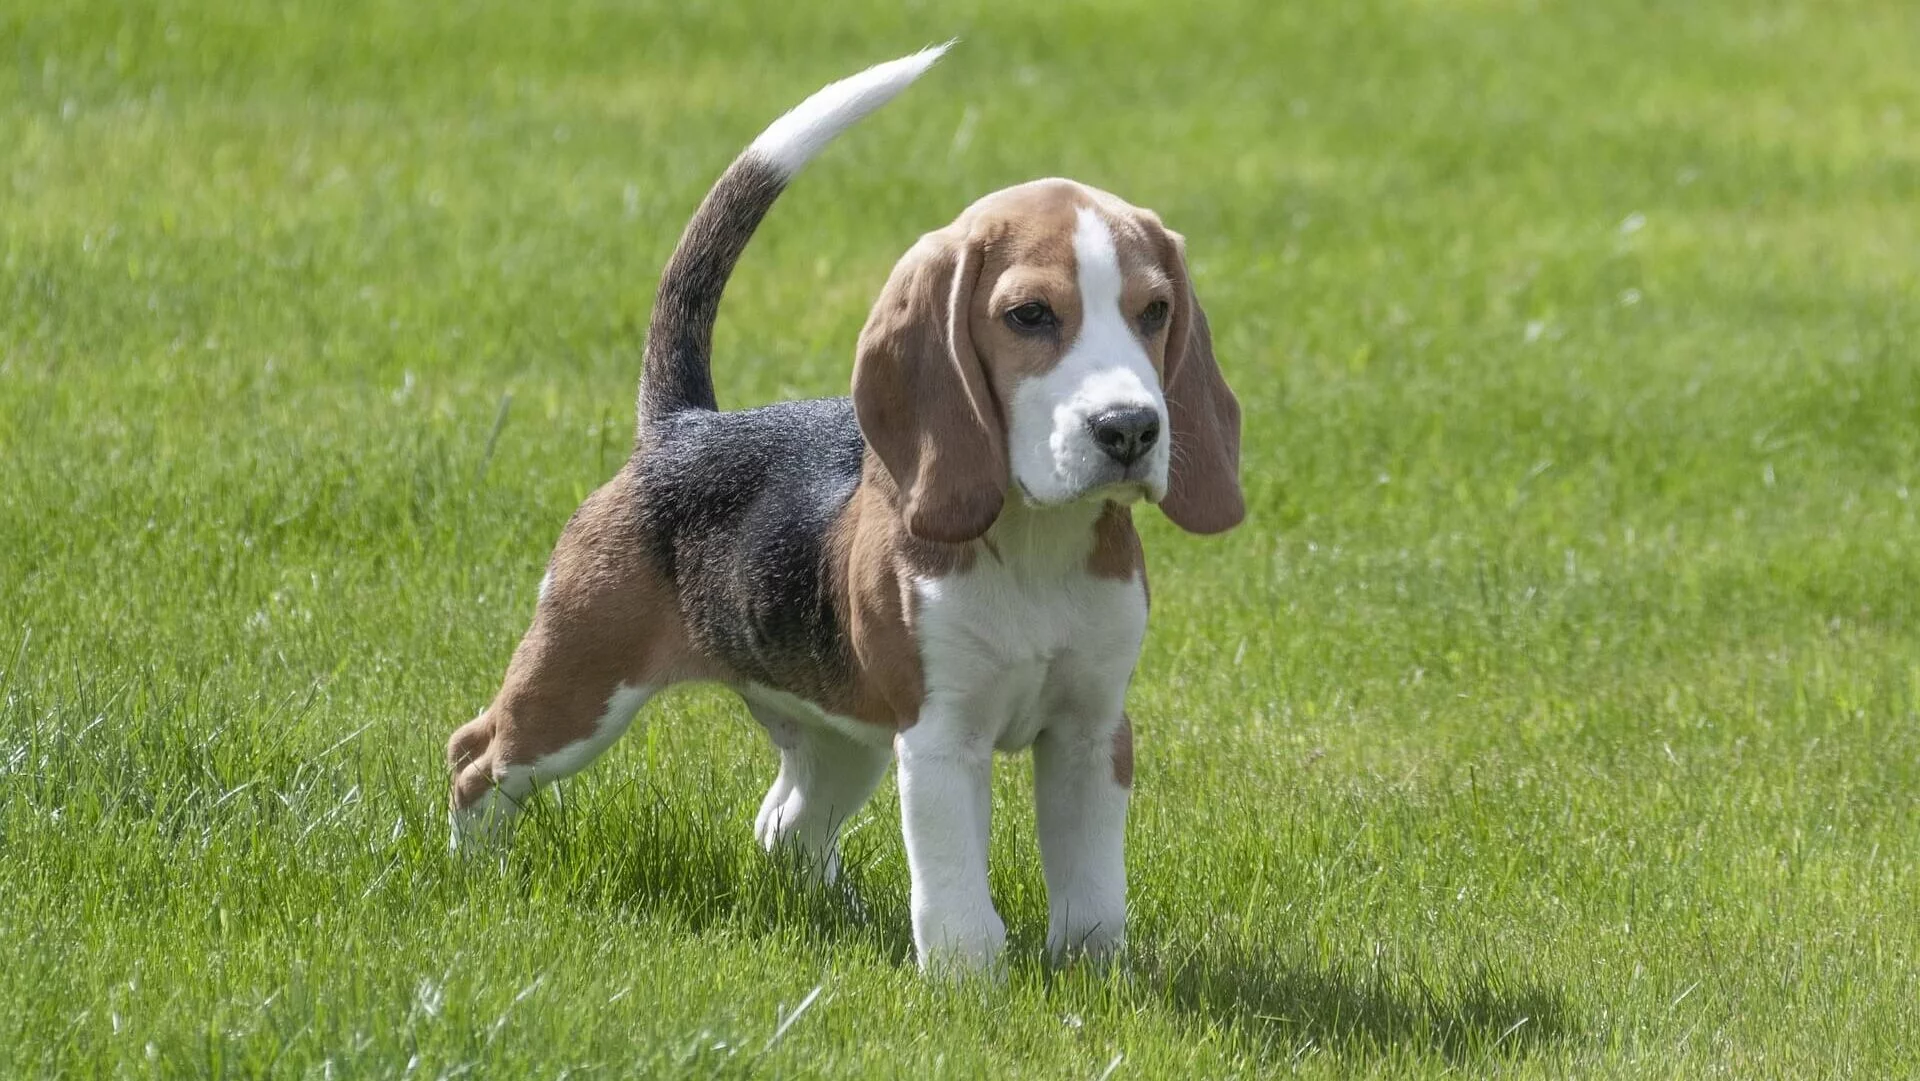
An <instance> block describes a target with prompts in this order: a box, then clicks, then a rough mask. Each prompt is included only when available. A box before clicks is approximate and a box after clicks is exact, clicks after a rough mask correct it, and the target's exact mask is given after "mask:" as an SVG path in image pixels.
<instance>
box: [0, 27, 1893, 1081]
mask: <svg viewBox="0 0 1920 1081" xmlns="http://www.w3.org/2000/svg"><path fill="white" fill-rule="evenodd" d="M954 36H958V37H960V38H961V39H962V44H961V45H960V46H959V47H958V48H956V49H955V50H954V52H953V53H951V54H950V55H949V57H948V58H947V59H946V60H945V61H943V62H942V64H941V65H940V66H939V67H938V68H936V69H935V70H934V71H933V72H932V73H931V74H930V75H929V76H928V77H927V78H926V79H924V80H923V81H922V82H921V83H919V84H918V85H916V86H915V87H914V88H913V89H912V90H910V91H909V92H908V93H907V94H906V95H905V96H903V97H902V98H901V99H900V100H899V101H897V102H896V103H894V104H893V105H891V106H889V107H888V108H887V109H886V110H885V111H883V112H882V113H880V114H878V115H877V116H875V117H874V118H873V119H872V120H870V121H868V122H867V123H865V124H863V125H862V126H860V127H859V128H857V129H856V130H855V131H854V132H852V133H851V134H850V135H849V136H848V137H847V138H846V139H844V140H843V141H842V142H841V143H839V144H837V145H836V146H835V147H834V148H833V149H832V150H831V151H830V152H829V153H827V154H826V155H825V156H824V157H823V158H822V159H821V160H820V161H819V162H817V163H816V164H815V165H814V166H813V167H812V168H811V169H810V170H809V171H808V172H807V173H806V174H805V175H804V176H803V177H802V178H801V179H800V181H799V182H798V183H797V184H796V185H795V186H794V188H793V189H792V190H791V191H790V192H789V193H788V194H787V196H786V197H785V198H784V199H783V201H782V202H781V204H780V206H778V207H777V208H776V209H775V210H774V212H773V214H772V216H771V218H770V220H769V221H768V223H767V225H766V227H765V228H764V229H763V230H762V232H761V233H760V235H759V236H758V238H757V239H756V240H755V241H754V245H753V247H752V248H751V249H749V251H748V253H747V256H746V258H745V259H744V260H743V261H742V263H741V266H740V269H739V271H738V273H737V275H736V276H735V278H734V282H733V285H732V287H731V289H730V290H729V294H728V300H727V307H726V310H725V312H724V313H723V316H722V320H721V325H720V327H719V330H718V334H717V346H718V357H719V360H718V363H717V366H716V382H717V383H718V385H719V388H720V395H721V400H722V402H723V404H729V405H746V404H752V403H757V402H761V401H765V400H768V399H772V398H775V397H784V396H806V395H825V394H840V393H844V392H845V390H846V387H847V382H848V373H849V370H850V365H851V351H852V344H853V341H854V337H855V335H856V333H857V331H858V329H859V327H860V324H861V322H862V321H863V319H864V318H865V314H866V309H867V305H868V304H869V303H870V302H871V301H872V299H873V297H874V294H875V293H876V291H877V290H878V288H879V286H880V284H881V282H882V281H883V280H884V278H885V275H886V272H887V270H888V268H889V267H890V266H891V264H892V262H893V260H894V259H895V258H896V257H897V256H898V255H899V254H900V253H901V252H902V251H903V250H904V249H905V248H906V247H907V246H908V245H909V244H910V243H911V242H912V240H913V238H914V237H916V236H917V235H918V234H919V233H921V232H923V231H925V230H928V229H932V228H935V227H937V226H939V225H941V224H944V223H945V222H946V221H947V220H949V219H950V218H951V217H952V216H953V214H954V213H955V212H956V211H957V210H958V209H959V208H960V207H961V206H962V205H964V204H965V203H967V202H968V201H970V200H971V199H973V198H974V197H976V196H977V195H980V194H982V193H984V192H987V191H990V190H992V189H994V188H996V187H999V186H1002V185H1005V184H1008V183H1012V182H1016V181H1019V180H1024V179H1028V178H1031V177H1034V176H1041V175H1049V174H1061V175H1068V176H1073V177H1075V178H1078V179H1081V180H1084V181H1087V182H1089V183H1093V184H1096V185H1098V186H1101V187H1105V188H1108V189H1110V190H1113V191H1116V192H1117V193H1119V194H1121V195H1123V196H1125V197H1126V198H1129V199H1131V200H1132V201H1134V202H1137V203H1140V204H1142V205H1146V206H1151V207H1153V208H1155V209H1156V210H1158V211H1159V212H1160V213H1161V214H1162V216H1163V217H1164V218H1165V219H1166V220H1167V221H1168V222H1169V223H1170V224H1171V225H1172V226H1173V227H1175V228H1177V229H1179V230H1181V231H1182V232H1184V233H1185V234H1186V235H1187V237H1188V239H1189V244H1190V249H1191V252H1192V254H1193V257H1194V267H1193V269H1194V274H1195V280H1196V283H1197V286H1198V289H1199V292H1200V295H1201V297H1202V299H1203V300H1204V301H1205V302H1206V304H1207V307H1208V310H1209V313H1210V315H1211V317H1212V323H1213V327H1214V332H1215V335H1216V341H1217V344H1218V346H1219V355H1220V360H1221V364H1222V367H1223V368H1224V369H1225V370H1226V372H1227V375H1228V378H1229V379H1230V380H1231V381H1232V382H1233V383H1234V385H1235V386H1236V388H1237V389H1238V391H1239V394H1240V397H1241V401H1242V403H1243V405H1244V407H1245V410H1246V460H1245V464H1244V475H1245V481H1246V485H1247V493H1248V502H1249V517H1248V521H1247V523H1246V524H1245V525H1244V526H1242V527H1241V528H1240V529H1239V530H1237V531H1236V532H1234V533H1231V534H1228V535H1226V536H1224V537H1219V538H1210V539H1203V538H1194V537H1189V536H1185V535H1182V534H1180V533H1178V532H1177V531H1176V530H1175V529H1173V528H1172V527H1171V526H1170V525H1169V524H1168V523H1166V522H1165V521H1164V520H1163V519H1161V518H1160V517H1159V516H1158V515H1157V514H1146V515H1143V516H1142V520H1143V523H1144V526H1143V528H1144V532H1145V534H1146V541H1147V548H1148V559H1149V563H1150V566H1151V568H1152V574H1153V585H1154V590H1153V598H1154V612H1153V623H1152V628H1151V631H1150V634H1149V639H1148V643H1147V650H1146V654H1145V656H1144V658H1143V660H1142V664H1141V668H1140V671H1139V674H1138V676H1137V677H1136V679H1135V682H1134V687H1133V692H1132V697H1131V712H1132V714H1133V717H1134V721H1135V726H1136V729H1137V732H1138V773H1137V784H1136V790H1135V800H1134V814H1133V818H1132V822H1131V826H1130V833H1129V836H1130V847H1129V860H1130V865H1131V871H1132V875H1133V882H1134V886H1133V909H1132V912H1133V923H1132V935H1131V948H1130V952H1129V955H1128V956H1127V957H1126V958H1125V959H1124V960H1123V961H1122V962H1121V963H1118V964H1116V965H1115V966H1114V967H1112V968H1111V969H1110V970H1108V971H1105V972H1098V971H1092V970H1090V969H1088V968H1085V967H1079V968H1071V969H1067V970H1064V971H1058V972H1055V971H1050V970H1049V969H1048V968H1047V967H1046V966H1045V964H1044V963H1043V962H1042V959H1041V956H1040V955H1041V952H1042V950H1041V937H1042V935H1043V933H1044V930H1045V899H1044V895H1043V888H1042V883H1041V877H1040V870H1039V864H1038V858H1037V851H1036V845H1035V843H1034V840H1033V832H1032V806H1031V799H1030V796H1029V792H1028V787H1029V771H1028V765H1027V763H1026V761H1025V760H1023V759H1005V760H1003V761H1002V768H1001V769H1000V770H999V774H998V777H997V779H996V816H995V822H994V856H995V862H994V865H993V882H994V888H995V896H996V899H997V901H998V903H999V905H1000V907H1001V910H1002V912H1003V913H1004V914H1005V916H1006V917H1007V922H1008V924H1009V927H1010V929H1011V932H1012V944H1011V963H1010V971H1009V972H1008V974H1007V976H1006V978H1005V980H1004V981H1003V982H997V983H996V982H991V981H986V982H973V983H965V984H958V985H949V984H945V983H928V982H925V981H923V980H922V979H921V978H920V977H919V976H918V975H917V973H916V972H915V971H914V969H913V967H912V960H911V940H910V934H909V928H908V924H907V907H906V899H907V873H906V864H905V859H904V855H903V851H902V846H901V841H900V834H899V824H898V806H897V801H896V799H895V795H894V790H893V787H892V783H891V782H889V783H888V784H887V786H886V787H884V788H883V789H882V791H881V794H880V795H879V797H877V798H876V799H875V800H874V802H873V803H872V804H871V805H870V807H869V808H868V810H867V811H866V812H865V813H864V814H863V815H861V816H860V817H859V818H858V819H857V820H856V821H855V822H854V823H853V824H852V827H851V828H852V832H851V835H850V836H849V838H848V842H847V864H848V873H847V876H846V877H847V879H848V883H849V889H848V890H845V891H840V890H825V889H818V888H809V887H807V886H805V885H804V879H803V876H802V875H800V874H799V873H798V872H797V870H796V869H794V868H792V867H788V866H782V865H780V864H777V863H775V862H773V861H769V860H768V859H766V858H765V857H764V856H763V855H762V854H761V853H760V852H758V850H757V849H756V848H755V847H754V845H753V841H752V837H751V823H752V816H753V812H754V810H755V809H756V808H757V806H758V802H759V797H760V794H761V792H762V791H763V790H764V789H765V786H766V784H767V783H768V781H769V780H770V778H771V775H772V771H773V758H772V755H771V753H770V752H769V751H768V750H767V749H766V747H765V745H764V739H763V737H762V736H761V735H760V733H759V731H758V729H757V728H756V727H755V726H754V725H753V724H752V723H751V721H749V720H748V718H747V716H746V714H745V711H744V710H743V709H742V708H741V706H740V705H739V704H738V702H737V701H735V700H732V699H730V698H729V697H728V696H726V695H723V694H720V693H717V692H711V691H690V692H676V693H674V694H672V695H670V696H667V697H666V698H664V699H662V700H661V701H660V702H658V703H656V704H655V705H654V706H653V707H652V710H651V714H650V716H651V723H650V724H649V725H648V726H647V727H646V728H645V730H644V731H640V730H638V729H636V732H635V733H634V734H633V735H630V736H629V737H628V738H627V740H626V741H625V742H624V743H623V744H622V745H621V746H619V747H618V748H616V749H615V751H614V752H612V753H611V754H609V755H608V756H607V758H606V759H605V760H604V761H603V763H602V764H601V765H600V766H598V767H597V768H596V769H594V770H592V771H590V772H589V773H587V774H585V775H583V776H582V777H580V778H578V779H577V780H575V781H574V782H571V783H569V784H568V785H566V786H564V787H563V788H562V789H561V790H559V791H557V792H555V793H552V794H550V795H549V797H548V798H546V799H544V800H543V801H542V802H541V803H540V804H539V805H538V807H537V808H536V810H535V812H534V813H533V814H532V815H531V816H530V817H529V819H528V821H527V822H526V825H525V828H524V829H523V831H522V833H521V836H520V837H519V840H518V843H517V845H516V846H515V848H514V850H513V851H512V852H511V854H510V855H509V856H508V857H506V858H505V859H504V860H502V861H500V862H498V863H481V864H478V865H464V864H462V863H460V862H457V861H455V860H453V859H452V858H450V857H449V856H448V855H447V853H446V829H445V819H444V800H445V783H446V782H445V776H444V772H443V768H442V765H441V748H442V746H443V743H444V741H445V739H446V736H447V734H448V732H449V731H451V729H452V728H453V727H454V726H455V725H457V724H459V723H460V722H462V721H465V720H466V719H468V718H469V717H471V716H472V715H473V714H474V713H475V712H477V711H478V710H479V709H480V708H481V706H483V705H484V704H485V702H486V700H487V699H488V698H489V697H490V696H491V694H492V692H493V690H494V688H495V686H496V685H497V683H498V680H499V677H500V675H501V673H502V671H503V670H504V667H505V663H506V659H507V656H508V654H509V652H510V651H511V649H512V647H513V645H514V643H515V641H516V640H517V637H518V635H519V634H520V632H521V631H522V630H523V629H524V628H525V626H526V623H527V620H528V618H529V616H530V613H531V609H532V605H533V600H534V595H535V592H536V589H537V585H538V582H539V579H540V574H541V567H542V564H543V562H544V559H545V556H546V554H547V552H548V550H549V548H550V546H551V544H552V542H553V539H554V538H555V537H556V536H557V535H558V532H559V529H560V526H561V524H562V523H563V522H564V521H565V518H566V516H567V515H568V513H569V512H570V511H571V510H572V509H573V507H574V506H575V505H576V503H577V502H578V501H579V500H580V499H581V498H582V497H583V496H584V495H585V494H586V493H587V492H588V491H590V490H591V489H592V488H593V487H594V486H596V485H597V484H599V483H600V482H601V481H602V480H603V479H605V478H606V477H607V476H608V475H609V474H610V473H611V472H612V471H613V470H614V469H615V468H616V466H617V465H618V463H619V462H620V461H621V460H622V459H623V457H624V454H625V451H626V448H627V445H628V441H629V439H630V437H631V426H632V398H633V389H634V381H635V377H636V374H637V370H638V357H639V344H640V331H641V328H642V327H643V326H644V324H645V319H646V314H647V309H648V304H649V300H650V296H651V291H652V288H653V285H654V282H655V280H656V277H657V273H658V268H659V267H660V265H661V264H662V262H663V261H664V259H665V257H666V254H667V252H668V251H669V249H670V248H671V246H672V243H673V241H674V239H675V237H676V236H677V235H678V232H679V230H680V227H681V225H682V224H683V223H684V221H685V219H686V217H687V216H688V214H689V213H690V212H691V210H692V208H693V206H694V205H695V203H696V202H697V201H698V199H699V197H700V194H701V192H702V191H703V190H704V189H705V188H706V186H707V184H708V183H709V182H710V181H711V180H712V179H713V177H714V176H716V175H717V173H718V171H719V170H720V169H721V168H722V167H723V166H724V165H725V164H726V162H727V161H728V160H729V158H730V157H731V156H732V155H733V154H734V153H735V152H736V151H737V150H738V149H739V148H740V147H742V146H743V145H745V143H746V142H747V141H748V140H749V139H750V138H751V137H752V136H753V134H754V133H755V132H757V131H758V130H759V129H760V128H761V127H762V126H763V125H764V124H765V123H766V122H767V121H768V120H770V119H771V118H772V117H773V116H774V115H776V114H777V113H779V112H780V111H781V110H783V109H785V108H786V107H787V106H788V105H790V104H792V103H794V102H796V101H798V100H799V99H800V98H801V97H802V96H804V95H805V94H806V93H808V92H809V91H811V90H812V89H814V88H815V87H817V86H818V85H820V84H822V83H824V82H827V81H829V80H831V79H833V78H836V77H838V76H840V75H843V74H847V73H849V72H852V71H854V70H857V69H859V68H861V67H864V66H866V65H868V64H870V63H873V62H876V61H879V60H883V59H888V58H891V57H893V56H897V55H900V54H903V53H905V52H908V51H911V50H913V49H916V48H919V47H920V46H923V45H925V44H928V43H930V42H935V41H941V40H945V39H947V38H949V37H954ZM0 43H3V44H0V49H3V52H4V55H5V56H6V57H7V58H8V64H7V70H6V71H5V72H4V73H0V79H3V82H0V86H4V90H0V148H4V149H0V170H3V172H0V251H3V253H4V254H3V255H0V973H4V975H0V1076H6V1077H28V1076H61V1077H121V1076H125V1077H134V1076H191V1075H208V1076H225V1077H246V1076H261V1075H275V1076H289V1077H293V1076H310V1077H329V1078H345V1077H398V1076H403V1075H404V1076H412V1077H439V1076H456V1075H457V1076H492V1077H514V1078H518V1077H558V1076H561V1075H563V1074H570V1075H572V1076H576V1077H578V1076H597V1077H621V1076H662V1077H668V1076H708V1075H714V1074H719V1075H727V1076H769V1077H771V1076H814V1075H825V1076H867V1075H872V1076H889V1075H890V1076H900V1077H913V1078H923V1077H948V1076H951V1077H989V1076H991V1077H1000V1076H1022V1075H1024V1076H1035V1077H1082V1078H1096V1077H1103V1076H1111V1077H1113V1078H1116V1079H1117V1078H1127V1077H1181V1078H1185V1077H1212V1076H1239V1075H1287V1076H1292V1075H1298V1076H1305V1077H1355V1076H1368V1077H1388V1078H1425V1077H1439V1076H1442V1075H1451V1076H1470V1077H1480V1076H1509V1077H1560V1076H1581V1077H1674V1078H1698V1077H1707V1076H1725V1077H1738V1078H1750V1077H1778V1078H1796V1079H1798V1078H1811V1077H1822V1076H1859V1077H1893V1076H1900V1075H1912V1074H1913V1073H1915V1072H1916V1071H1920V1035H1916V1033H1920V869H1917V868H1916V864H1917V863H1920V304H1917V303H1916V301H1917V299H1920V6H1916V5H1914V4H1912V3H1911V2H1910V0H1860V2H1837V0H1836V2H1826V0H1800V2H1793V3H1789V2H1779V0H1769V2H1764V3H1751V2H1740V0H1702V2H1698V3H1691V4H1684V5H1683V4H1656V3H1652V2H1650V0H1595V2H1592V3H1579V4H1576V3H1559V2H1550V0H1536V2H1526V0H1511V2H1508V0H1477V2H1476V0H1360V2H1355V3H1334V2H1331V0H1328V2H1325V3H1320V4H1315V5H1306V4H1299V3H1270V2H1266V0H1245V2H1243V3H1240V4H1238V5H1237V10H1236V6H1235V5H1228V4H1167V3H1136V2H1126V3H1121V2H1110V3H1109V2H1102V3H1097V4H1095V3H1069V4H1060V5H1044V4H1018V5H1015V4H1005V5H992V6H989V5H983V4H975V3H967V2H962V3H956V4H945V5H927V4H909V5H899V4H892V3H886V2H883V0H845V2H841V3H837V4H834V5H831V6H829V5H813V4H795V3H787V4H777V5H764V6H762V5H746V4H712V5H707V4H688V3H672V2H659V0H640V2H634V3H619V4H615V3H607V2H604V0H555V2H553V3H549V4H525V3H504V2H500V0H485V2H481V3H470V4H454V3H451V2H431V3H430V2H402V0H391V2H387V3H379V2H371V0H354V2H347V3H337V4H330V5H322V4H318V3H304V4H303V3H280V2H276V3H267V2H264V0H236V2H227V3H189V2H186V0H157V2H155V3H149V4H130V3H118V2H108V0H11V2H10V3H8V4H7V5H6V6H5V8H4V9H0Z"/></svg>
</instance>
